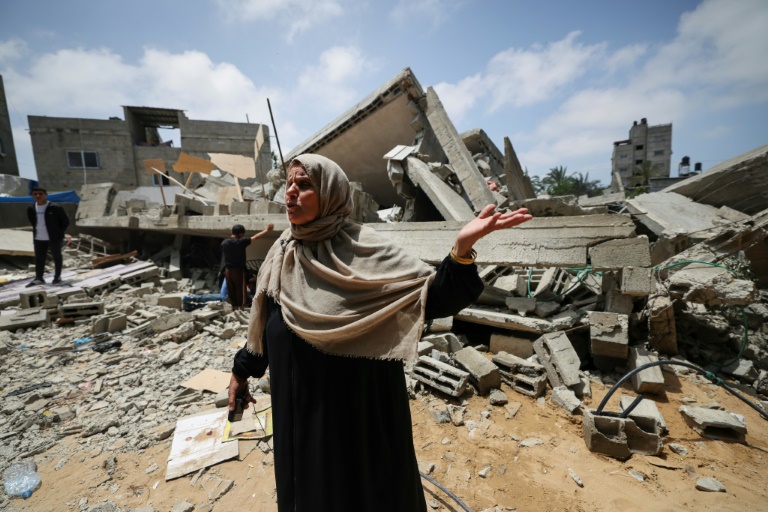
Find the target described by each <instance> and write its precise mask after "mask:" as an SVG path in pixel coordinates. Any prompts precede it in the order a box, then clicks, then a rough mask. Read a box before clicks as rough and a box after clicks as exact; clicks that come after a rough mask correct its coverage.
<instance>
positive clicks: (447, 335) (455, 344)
mask: <svg viewBox="0 0 768 512" xmlns="http://www.w3.org/2000/svg"><path fill="white" fill-rule="evenodd" d="M421 341H427V342H429V343H431V344H432V345H433V346H434V348H435V350H438V351H440V352H444V353H446V354H453V353H454V352H457V351H459V350H461V349H462V348H464V344H462V343H461V340H459V338H458V336H456V335H455V334H453V333H452V332H444V333H440V334H428V335H427V336H422V337H421Z"/></svg>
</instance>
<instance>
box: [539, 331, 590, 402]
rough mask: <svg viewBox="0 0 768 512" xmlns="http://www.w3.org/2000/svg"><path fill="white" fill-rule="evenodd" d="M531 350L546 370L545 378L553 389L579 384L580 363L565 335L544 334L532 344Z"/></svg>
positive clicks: (560, 333) (557, 333) (559, 333)
mask: <svg viewBox="0 0 768 512" xmlns="http://www.w3.org/2000/svg"><path fill="white" fill-rule="evenodd" d="M533 349H534V350H535V351H536V355H537V356H538V358H539V361H540V362H541V364H542V365H544V367H545V368H546V369H547V377H548V378H549V383H550V385H551V386H552V387H553V388H555V387H558V386H563V385H564V386H575V385H577V384H579V383H580V382H581V380H580V378H579V366H581V361H580V360H579V356H578V355H577V354H576V351H575V350H574V349H573V346H572V345H571V341H570V340H569V339H568V336H566V334H565V333H563V332H553V333H549V334H544V335H543V336H541V337H540V338H539V339H537V340H536V341H535V342H534V343H533Z"/></svg>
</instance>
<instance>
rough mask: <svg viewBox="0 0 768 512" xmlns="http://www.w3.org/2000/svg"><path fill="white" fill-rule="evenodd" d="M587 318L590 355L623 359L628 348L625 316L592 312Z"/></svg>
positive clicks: (627, 324) (627, 327) (626, 318)
mask: <svg viewBox="0 0 768 512" xmlns="http://www.w3.org/2000/svg"><path fill="white" fill-rule="evenodd" d="M587 317H588V319H589V335H590V340H591V351H592V354H594V355H599V356H605V357H614V358H618V359H625V358H626V357H627V353H628V347H629V334H628V331H629V318H628V317H627V315H620V314H618V313H605V312H601V311H592V312H590V313H589V314H588V315H587Z"/></svg>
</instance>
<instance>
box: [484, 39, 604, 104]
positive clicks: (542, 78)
mask: <svg viewBox="0 0 768 512" xmlns="http://www.w3.org/2000/svg"><path fill="white" fill-rule="evenodd" d="M578 36H579V32H571V33H570V34H568V35H567V36H566V37H565V38H564V39H562V40H560V41H556V42H554V43H550V44H547V45H540V44H536V45H533V47H532V48H531V49H530V50H518V49H514V48H512V49H509V50H507V51H504V52H501V53H499V54H497V55H495V56H494V57H493V58H492V59H491V61H490V62H489V63H488V70H487V73H486V76H485V82H486V83H487V87H488V89H489V90H490V94H491V98H492V101H491V105H490V110H491V111H492V112H493V111H496V110H499V109H500V108H502V107H505V106H515V107H523V106H529V105H534V104H536V103H540V102H542V101H546V100H548V99H551V98H552V96H553V95H555V94H557V93H559V92H560V91H561V90H562V89H563V88H564V87H565V86H567V85H569V84H571V83H573V81H574V80H576V79H577V78H579V77H581V76H582V75H583V74H584V73H585V72H586V69H587V66H588V65H589V63H590V61H591V60H592V59H594V58H595V57H596V56H599V55H601V54H602V53H603V51H604V49H605V44H598V45H589V46H585V45H582V44H579V43H577V42H576V38H577V37H578Z"/></svg>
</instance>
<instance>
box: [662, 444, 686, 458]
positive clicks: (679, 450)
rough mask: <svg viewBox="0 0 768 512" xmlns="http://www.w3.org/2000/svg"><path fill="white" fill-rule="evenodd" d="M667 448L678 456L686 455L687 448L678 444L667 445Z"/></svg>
mask: <svg viewBox="0 0 768 512" xmlns="http://www.w3.org/2000/svg"><path fill="white" fill-rule="evenodd" d="M667 446H669V449H670V450H672V452H673V453H676V454H677V455H680V456H685V455H688V448H686V447H685V446H683V445H681V444H678V443H669V444H668V445H667Z"/></svg>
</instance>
